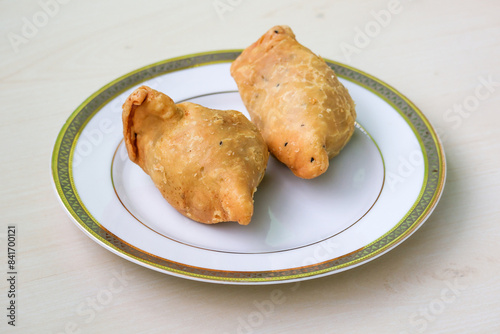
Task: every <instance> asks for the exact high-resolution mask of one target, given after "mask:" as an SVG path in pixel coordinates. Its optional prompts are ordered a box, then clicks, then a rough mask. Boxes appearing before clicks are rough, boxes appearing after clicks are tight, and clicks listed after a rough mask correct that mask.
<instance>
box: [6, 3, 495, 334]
mask: <svg viewBox="0 0 500 334" xmlns="http://www.w3.org/2000/svg"><path fill="white" fill-rule="evenodd" d="M61 2H64V4H59V2H57V5H54V4H56V2H55V0H41V1H40V2H38V1H33V0H26V1H14V0H1V1H0V35H1V36H2V37H1V38H0V106H1V111H0V113H1V122H0V127H1V131H0V146H1V153H2V159H1V161H2V164H1V168H2V173H1V174H0V180H1V189H0V199H1V200H0V207H1V215H2V219H1V223H0V225H1V226H0V237H1V243H0V263H1V265H0V268H1V270H2V275H1V277H2V279H1V280H0V306H1V307H0V309H1V310H3V311H0V319H2V320H1V321H0V322H1V323H0V332H2V333H5V332H13V333H15V332H18V333H105V332H113V333H312V332H316V333H398V334H402V333H499V332H500V279H499V278H498V276H497V275H498V273H499V271H500V257H499V253H500V252H499V237H500V224H499V223H500V205H499V204H498V203H499V197H500V195H499V192H500V154H499V153H500V130H499V129H500V127H499V124H500V113H499V107H500V66H499V65H500V61H499V59H500V23H499V22H500V21H499V13H500V2H498V1H497V0H482V1H462V0H460V1H459V0H455V1H452V0H445V1H430V0H413V1H409V0H401V1H400V2H397V1H396V2H394V1H382V0H376V1H366V0H365V1H362V0H356V1H352V0H349V1H348V0H342V1H326V0H324V1H319V0H309V1H284V0H276V1H249V0H232V1H230V0H220V1H215V0H205V1H201V0H200V1H159V0H158V1H143V2H139V1H77V0H74V1H68V0H66V1H62V0H61ZM42 3H46V4H48V5H41V4H42ZM44 7H45V9H43V8H44ZM389 9H390V10H392V11H393V13H392V14H391V16H390V18H389V17H388V16H387V15H385V16H383V15H382V14H381V13H390V12H389V11H388V10H389ZM44 10H45V12H48V14H43V13H44V12H43V11H44ZM382 10H386V11H387V12H381V11H382ZM372 11H373V12H372ZM40 13H42V14H40ZM374 13H375V14H374ZM377 13H378V14H377ZM49 14H50V15H49ZM376 16H377V17H378V19H379V20H381V21H382V20H384V21H383V22H382V23H383V25H384V26H382V25H381V24H379V23H374V22H376V21H375V17H376ZM27 22H28V23H27ZM34 23H37V24H38V25H39V27H36V26H35V29H31V30H30V29H29V26H30V24H34ZM275 24H288V25H290V26H291V27H292V28H293V29H294V31H295V33H296V35H297V38H298V40H299V41H300V42H301V43H303V44H305V45H306V46H308V47H309V48H311V49H312V50H314V51H315V52H316V53H319V54H320V55H322V56H324V57H326V58H329V59H333V60H337V61H340V62H343V63H346V64H349V65H351V66H354V67H356V68H359V69H361V70H363V71H365V72H368V73H370V74H372V75H374V76H376V77H378V78H380V79H382V80H384V81H386V82H387V83H389V84H390V85H392V86H394V87H396V89H398V90H400V91H401V92H402V93H403V94H405V95H406V96H407V97H408V98H410V99H411V100H412V101H413V102H414V103H415V104H416V105H417V106H418V107H419V108H420V109H421V110H422V111H423V112H424V113H425V115H426V116H427V117H428V118H429V120H430V121H431V122H432V124H433V125H434V126H435V127H436V128H438V129H439V131H440V133H441V136H442V140H443V142H444V147H445V150H446V156H447V162H448V178H447V184H446V188H445V191H444V195H443V197H442V199H441V201H440V203H439V205H438V206H437V208H436V210H435V211H434V213H433V215H432V216H431V217H430V218H429V220H428V221H427V222H426V223H425V224H424V226H423V227H422V228H421V229H420V230H418V231H417V233H416V234H414V235H413V236H412V237H411V238H410V239H409V240H407V241H405V242H404V243H403V244H402V245H400V246H398V247H397V248H396V249H395V250H393V251H391V252H389V253H388V254H386V255H384V256H382V257H380V258H378V259H376V260H374V261H372V262H370V263H368V264H366V265H363V266H361V267H358V268H355V269H352V270H349V271H347V272H344V273H341V274H337V275H333V276H329V277H325V278H320V279H314V280H310V281H306V282H302V283H301V284H299V285H296V284H283V285H271V286H225V285H216V284H208V283H200V282H194V281H190V280H185V279H181V278H176V277H171V276H169V275H164V274H161V273H157V272H155V271H152V270H149V269H146V268H143V267H140V266H138V265H135V264H133V263H131V262H128V261H126V260H124V259H122V258H120V257H118V256H116V255H114V254H112V253H110V252H109V251H107V250H106V249H104V248H102V247H100V246H98V245H97V244H96V243H95V242H93V241H92V240H90V239H89V238H88V237H87V236H85V235H84V234H83V233H82V232H81V231H80V230H79V229H78V228H77V227H76V226H75V225H74V224H73V223H72V221H71V220H70V219H69V218H68V216H67V215H66V214H65V212H64V210H63V209H62V208H61V206H60V205H59V202H58V199H57V197H56V195H55V193H54V190H53V189H52V184H51V174H50V156H51V153H52V148H53V144H54V141H55V138H56V136H57V133H58V131H59V130H60V128H61V127H62V125H63V123H64V122H65V120H66V119H67V117H68V116H69V115H70V114H71V112H72V111H73V110H74V109H75V108H76V107H77V106H78V105H79V104H80V103H81V102H82V101H83V100H85V99H86V98H87V97H88V96H89V95H91V94H92V93H93V92H94V91H96V90H98V89H99V88H100V87H102V86H103V85H105V84H106V83H108V82H110V81H112V80H113V79H115V78H117V77H119V76H121V75H123V74H125V73H127V72H129V71H131V70H134V69H136V68H139V67H141V66H144V65H147V64H150V63H153V62H156V61H160V60H163V59H167V58H171V57H175V56H180V55H185V54H190V53H196V52H203V51H209V50H220V49H233V48H244V47H246V46H247V45H249V44H250V43H252V42H253V41H254V40H256V39H257V38H258V37H259V36H260V35H261V34H262V33H264V32H265V31H266V30H267V29H269V28H270V27H271V26H273V25H275ZM377 27H378V28H377ZM32 28H33V27H32ZM364 29H372V30H369V33H370V35H371V36H372V37H369V40H366V38H365V39H364V40H363V38H362V37H360V33H359V31H363V30H364ZM354 48H356V49H354ZM346 50H347V51H346ZM349 50H350V52H349ZM353 50H354V51H353ZM485 81H490V82H492V83H490V84H485V83H484V82H485ZM478 94H479V95H478ZM10 224H15V225H16V226H17V257H18V258H17V260H18V262H17V270H18V282H17V283H18V285H17V291H16V292H17V296H16V297H17V299H16V300H17V302H16V303H17V304H16V306H17V318H16V327H12V326H9V325H8V324H7V321H8V318H6V315H7V312H8V311H7V310H6V307H7V306H8V302H9V299H8V297H7V290H8V289H9V286H8V283H7V278H8V276H7V274H6V272H7V270H8V269H7V264H6V263H7V226H8V225H10ZM4 277H5V278H4ZM274 290H279V291H281V293H282V296H283V297H282V299H280V303H276V304H273V306H272V307H271V306H269V305H270V304H269V303H266V301H269V300H271V298H272V296H273V291H274ZM263 305H264V306H263ZM265 305H267V308H266V306H265Z"/></svg>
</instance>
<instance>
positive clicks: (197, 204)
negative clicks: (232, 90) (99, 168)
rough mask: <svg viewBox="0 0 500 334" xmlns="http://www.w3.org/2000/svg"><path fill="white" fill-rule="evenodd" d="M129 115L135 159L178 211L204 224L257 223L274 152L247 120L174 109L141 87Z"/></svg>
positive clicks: (126, 108) (182, 106)
mask: <svg viewBox="0 0 500 334" xmlns="http://www.w3.org/2000/svg"><path fill="white" fill-rule="evenodd" d="M122 117H123V136H124V139H125V145H126V147H127V151H128V155H129V158H130V160H132V161H133V162H134V163H136V164H137V165H139V166H140V167H141V168H142V169H143V170H144V172H146V173H147V174H148V175H149V176H150V177H151V179H152V180H153V182H154V184H155V185H156V187H157V188H158V189H159V190H160V192H161V194H162V195H163V197H164V198H165V199H166V200H167V201H168V202H169V203H170V204H171V205H172V206H173V207H174V208H175V209H176V210H177V211H179V212H180V213H181V214H183V215H184V216H186V217H189V218H191V219H193V220H195V221H198V222H201V223H205V224H215V223H219V222H224V221H236V222H238V223H239V224H241V225H247V224H248V223H249V222H250V219H251V217H252V214H253V195H254V192H255V191H256V189H257V185H258V184H259V183H260V181H261V180H262V178H263V176H264V173H265V170H266V166H267V160H268V158H269V152H268V148H267V146H266V144H265V142H264V139H263V138H262V136H261V134H260V133H259V131H258V130H257V128H256V127H255V125H254V124H253V123H252V122H251V121H250V120H248V119H247V118H246V117H245V116H244V115H243V114H241V113H240V112H238V111H235V110H214V109H209V108H205V107H203V106H200V105H198V104H194V103H189V102H184V103H179V104H175V103H174V102H173V101H172V99H171V98H170V97H168V96H167V95H165V94H163V93H161V92H158V91H155V90H153V89H151V88H149V87H146V86H142V87H140V88H138V89H136V90H135V91H134V92H133V93H132V94H131V95H130V96H129V97H128V98H127V100H126V101H125V103H124V105H123V114H122Z"/></svg>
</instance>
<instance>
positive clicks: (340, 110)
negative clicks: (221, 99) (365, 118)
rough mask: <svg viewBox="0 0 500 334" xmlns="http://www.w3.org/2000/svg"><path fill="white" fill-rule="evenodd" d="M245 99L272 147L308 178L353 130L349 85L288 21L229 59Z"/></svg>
mask: <svg viewBox="0 0 500 334" xmlns="http://www.w3.org/2000/svg"><path fill="white" fill-rule="evenodd" d="M231 75H232V76H233V78H234V80H235V81H236V84H237V85H238V90H239V92H240V95H241V98H242V100H243V103H244V104H245V106H246V108H247V110H248V112H249V113H250V116H251V118H252V121H253V122H254V123H255V124H256V125H257V127H258V128H259V130H260V132H261V133H262V135H263V137H264V139H265V140H266V143H267V145H268V146H269V150H270V151H271V153H272V154H273V155H274V156H275V157H276V158H278V160H280V161H281V162H283V163H284V164H285V165H287V166H288V167H289V168H290V169H291V170H292V172H293V173H294V174H295V175H297V176H299V177H302V178H306V179H310V178H314V177H316V176H318V175H320V174H322V173H324V172H325V171H326V170H327V168H328V165H329V159H331V158H332V157H334V156H336V155H337V154H338V153H339V152H340V150H341V149H342V148H343V147H344V146H345V144H346V143H347V142H348V141H349V139H350V138H351V136H352V134H353V132H354V122H355V119H356V111H355V109H354V102H353V100H352V98H351V97H350V95H349V93H348V91H347V89H346V88H345V87H344V86H343V85H342V84H341V83H340V81H339V80H338V79H337V76H336V75H335V73H334V72H333V70H332V69H331V68H330V67H329V66H328V65H327V64H326V63H325V61H324V60H323V59H322V58H320V57H319V56H317V55H315V54H314V53H313V52H312V51H311V50H309V49H308V48H306V47H304V46H303V45H301V44H299V43H298V42H297V40H296V39H295V35H294V34H293V32H292V30H291V29H290V27H288V26H275V27H273V28H271V29H270V30H269V31H268V32H267V33H265V34H264V35H263V36H262V37H261V38H260V39H259V40H257V41H256V42H255V43H253V44H252V45H251V46H249V47H248V48H246V49H245V50H244V51H243V52H242V54H241V55H240V56H239V57H238V58H237V59H236V60H235V61H234V62H233V63H232V65H231Z"/></svg>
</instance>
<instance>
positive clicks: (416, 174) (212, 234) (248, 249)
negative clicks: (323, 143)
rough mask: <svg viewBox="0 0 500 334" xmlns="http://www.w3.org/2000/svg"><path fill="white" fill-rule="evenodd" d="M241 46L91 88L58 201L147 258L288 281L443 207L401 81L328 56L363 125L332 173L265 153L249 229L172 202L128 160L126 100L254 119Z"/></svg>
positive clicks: (73, 134)
mask: <svg viewBox="0 0 500 334" xmlns="http://www.w3.org/2000/svg"><path fill="white" fill-rule="evenodd" d="M239 53H240V51H218V52H210V53H204V54H198V55H190V56H185V57H180V58H176V59H170V60H166V61H163V62H160V63H157V64H153V65H150V66H147V67H145V68H141V69H139V70H137V71H134V72H132V73H130V74H127V75H125V76H123V77H121V78H119V79H117V80H116V81H114V82H112V83H110V84H108V85H106V86H105V87H103V88H102V89H100V90H99V91H98V92H96V93H95V94H93V95H92V96H91V97H89V98H88V99H87V100H86V101H85V102H84V103H83V104H82V105H81V106H80V107H78V109H77V110H76V111H75V112H74V113H73V114H72V115H71V116H70V118H69V119H68V121H67V122H66V124H65V125H64V127H63V128H62V130H61V132H60V134H59V136H58V138H57V141H56V144H55V147H54V152H53V157H52V173H53V178H54V184H55V187H56V190H57V194H58V196H59V198H60V199H61V202H62V204H63V207H64V208H65V209H66V210H67V212H68V213H69V215H70V217H71V218H72V219H73V220H74V221H75V223H76V224H77V226H79V227H80V228H81V229H82V230H83V231H84V232H86V234H87V235H89V236H90V237H91V238H92V239H93V240H95V241H96V242H97V243H98V244H100V245H102V246H104V247H106V248H107V249H109V250H111V251H112V252H114V253H116V254H118V255H120V256H122V257H124V258H126V259H128V260H130V261H133V262H135V263H138V264H140V265H143V266H146V267H149V268H151V269H155V270H158V271H161V272H164V273H168V274H172V275H176V276H181V277H185V278H190V279H196V280H202V281H209V282H218V283H233V284H268V283H279V282H291V281H297V280H303V279H309V278H314V277H319V276H324V275H329V274H333V273H336V272H340V271H342V270H346V269H349V268H353V267H355V266H357V265H360V264H363V263H366V262H367V261H370V260H372V259H374V258H375V257H377V256H379V255H381V254H383V253H385V252H387V251H388V250H390V249H392V248H394V247H395V246H397V245H398V244H399V243H401V242H402V241H403V240H405V239H406V238H407V237H408V236H410V235H411V234H412V233H413V232H414V231H415V230H416V229H417V228H418V227H419V226H421V225H422V224H423V222H424V221H425V219H426V218H427V217H428V216H429V214H430V213H431V212H432V210H433V209H434V207H435V206H436V204H437V202H438V200H439V197H440V195H441V193H442V190H443V187H444V181H445V174H446V168H445V160H444V152H443V148H442V146H441V144H440V142H439V139H438V138H437V135H436V133H435V131H434V130H433V129H432V127H431V125H430V124H429V122H428V121H427V120H426V119H425V117H424V116H423V115H422V113H421V112H420V111H419V110H418V109H417V108H416V107H415V106H414V105H413V104H412V103H411V102H410V101H409V100H408V99H406V98H405V97H404V96H402V95H401V94H400V93H398V92H397V91H396V90H394V89H393V88H391V87H390V86H388V85H387V84H385V83H383V82H381V81H380V80H378V79H376V78H374V77H371V76H369V75H368V74H366V73H363V72H361V71H358V70H356V69H353V68H350V67H348V66H345V65H342V64H338V63H335V62H333V61H327V62H328V63H329V65H330V66H332V68H333V69H334V70H335V72H336V73H337V74H338V76H339V77H340V79H341V81H342V82H343V84H344V85H345V86H346V87H347V88H348V90H349V92H350V94H351V96H352V97H353V99H354V101H355V102H356V110H357V114H358V118H357V127H356V131H355V133H354V135H353V138H352V139H351V141H350V142H349V143H348V145H347V146H346V147H345V148H344V150H343V151H342V152H341V154H340V155H339V156H337V157H335V158H334V159H332V161H331V163H330V168H329V169H328V171H327V172H326V173H325V174H324V175H322V176H320V177H318V178H316V179H313V180H302V179H299V178H297V177H295V176H294V175H293V174H292V173H291V172H290V171H289V170H288V169H287V168H286V167H284V166H283V165H282V164H281V163H279V162H277V161H276V160H275V159H274V158H270V161H269V165H268V168H267V172H266V176H265V177H264V180H263V181H262V183H261V184H260V186H259V188H258V191H257V193H256V194H255V212H254V216H253V218H252V222H251V223H250V224H249V225H248V226H240V225H238V224H236V223H221V224H217V225H204V224H200V223H197V222H194V221H192V220H190V219H188V218H186V217H184V216H182V215H180V214H179V213H178V212H177V211H175V210H174V209H173V208H172V207H171V206H170V205H169V204H168V203H167V202H166V201H165V200H164V199H163V197H162V196H161V194H160V192H159V191H158V190H157V189H156V188H155V186H154V185H153V183H152V181H151V180H150V178H149V176H148V175H146V174H145V173H144V172H143V171H142V170H141V169H140V168H139V167H138V166H136V165H135V164H133V163H132V162H131V161H130V160H129V159H128V157H127V154H126V150H125V147H124V144H123V141H122V139H123V135H122V123H121V105H122V104H123V102H124V100H125V99H126V97H127V96H128V95H129V94H130V93H131V92H132V91H133V90H134V89H135V88H136V87H137V86H139V85H142V84H145V85H148V86H150V87H152V88H154V89H156V90H159V91H162V92H164V93H166V94H167V95H169V96H170V97H172V98H173V99H174V101H176V102H180V101H192V102H195V103H199V104H202V105H204V106H207V107H211V108H217V109H235V110H239V111H242V112H243V113H244V114H245V115H247V116H248V114H247V112H246V109H245V107H244V106H243V103H242V101H241V99H240V97H239V94H238V92H237V87H236V84H235V83H234V81H233V79H232V78H231V76H230V74H229V66H230V62H231V61H232V60H234V59H235V58H236V57H237V56H238V54H239Z"/></svg>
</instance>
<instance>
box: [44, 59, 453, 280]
mask: <svg viewBox="0 0 500 334" xmlns="http://www.w3.org/2000/svg"><path fill="white" fill-rule="evenodd" d="M241 51H242V50H226V51H213V52H206V53H199V54H194V55H187V56H183V57H177V58H172V59H167V60H164V61H161V62H157V63H154V64H151V65H149V66H145V67H143V68H140V69H138V70H136V71H133V72H130V73H128V74H126V75H124V76H122V77H120V78H118V79H116V80H114V81H113V82H111V83H109V84H107V85H106V86H104V87H102V88H101V89H100V90H98V91H97V92H95V93H94V94H92V95H91V96H90V97H89V98H88V99H86V100H85V101H84V102H83V103H82V104H81V105H80V106H79V107H78V108H77V109H76V110H75V111H74V112H73V113H72V114H71V116H70V117H69V118H68V120H67V121H66V123H65V124H64V126H63V127H62V129H61V131H60V132H59V135H58V137H57V139H56V143H55V145H54V150H53V154H52V176H53V179H54V184H55V187H56V191H57V193H58V195H59V197H60V199H61V201H62V203H63V205H64V206H65V208H66V210H67V211H68V213H69V214H70V215H71V217H72V218H73V219H74V220H75V221H76V222H77V223H78V224H79V225H80V227H82V228H83V229H84V230H85V231H87V232H88V233H89V234H90V235H91V236H93V237H94V238H95V239H96V240H98V241H99V242H101V243H102V244H104V245H105V246H106V247H109V248H111V249H112V250H114V251H117V252H118V253H119V254H122V256H123V257H125V258H130V259H134V260H136V261H140V262H142V263H144V264H146V265H149V266H152V267H153V268H157V269H162V270H165V271H167V272H171V273H175V274H177V275H180V276H184V277H187V278H190V277H191V278H199V279H203V280H207V281H214V282H216V281H227V282H266V281H267V282H271V281H289V280H293V279H297V278H302V277H310V276H316V275H319V274H323V273H327V272H332V273H333V272H335V271H340V270H341V269H344V268H347V267H349V266H354V265H357V264H359V263H361V262H363V261H365V260H368V259H370V258H373V257H376V256H378V255H381V254H382V253H384V252H386V251H388V250H390V249H392V248H394V247H395V246H396V245H398V244H399V243H400V242H402V241H403V240H404V239H406V237H408V236H409V235H410V234H411V233H412V232H413V231H414V230H415V229H416V228H418V227H419V226H420V225H422V224H423V222H424V221H425V219H426V218H427V216H428V215H429V214H430V213H431V212H432V210H433V209H434V207H435V206H436V204H437V201H438V200H439V197H440V195H441V193H442V191H443V187H444V182H445V175H446V167H445V158H444V151H443V148H442V145H441V143H440V142H439V139H438V137H437V135H436V133H435V131H434V129H433V128H432V126H431V125H430V123H429V121H428V120H427V119H426V118H425V116H424V115H423V114H422V112H421V111H420V110H419V109H418V108H417V107H416V106H415V105H414V104H413V103H412V102H411V101H410V100H408V99H407V98H406V97H405V96H403V95H402V94H401V93H399V92H398V91H396V90H395V89H394V88H392V87H391V86H389V85H387V84H386V83H384V82H382V81H380V80H378V79H377V78H375V77H373V76H371V75H369V74H367V73H364V72H362V71H360V70H357V69H355V68H352V67H350V66H347V65H343V64H341V63H337V62H335V61H331V60H327V59H326V62H327V63H328V65H329V66H330V67H331V68H332V69H333V70H334V71H335V72H336V74H337V75H338V76H340V77H342V78H344V79H347V80H349V81H351V82H353V83H355V84H358V85H361V86H363V87H365V88H366V89H368V90H370V91H371V92H373V93H375V94H376V95H378V96H379V97H381V98H382V99H384V100H385V101H387V102H388V103H389V104H390V105H391V106H392V107H394V109H395V110H397V111H398V113H399V114H400V115H401V116H402V117H403V118H404V119H405V121H406V122H407V123H408V125H409V126H410V127H411V128H412V130H413V132H414V133H415V135H416V137H417V139H418V140H419V143H420V146H421V149H422V153H423V156H424V165H425V174H424V183H423V186H422V189H421V191H420V194H419V197H418V198H417V200H416V201H415V203H414V205H413V207H412V208H411V209H410V210H409V212H408V213H407V214H406V216H405V217H403V219H402V220H401V221H399V222H398V224H396V225H395V226H394V228H392V229H391V230H390V231H389V232H387V233H386V234H384V235H383V236H381V237H380V238H378V239H377V240H375V241H374V242H372V243H371V244H369V245H367V246H365V247H363V248H361V249H359V250H356V251H354V252H352V253H350V254H346V255H344V256H341V257H339V258H335V259H330V260H328V261H325V262H322V263H318V264H314V265H310V266H303V267H297V268H290V269H283V270H274V271H224V270H214V269H208V268H200V267H193V266H189V265H186V264H183V263H178V262H174V261H171V260H168V259H165V258H161V257H158V256H155V255H153V254H150V253H147V252H145V251H143V250H141V249H138V248H136V247H134V246H133V245H131V244H129V243H127V242H125V241H124V240H122V239H120V238H118V237H117V236H116V235H114V234H113V233H111V232H110V231H108V230H106V229H105V228H104V227H103V226H101V224H99V222H98V221H97V220H96V219H95V218H94V217H92V215H91V214H90V213H89V212H88V210H87V209H86V208H85V206H84V205H83V203H82V201H81V200H80V198H79V196H78V192H77V191H76V188H75V184H74V181H73V173H72V170H73V169H72V163H73V153H74V150H75V147H76V143H77V141H78V137H79V135H80V133H81V132H82V130H83V129H84V128H85V126H86V124H87V123H88V121H89V120H90V119H92V117H93V116H94V115H95V114H96V113H97V112H98V111H99V110H100V109H101V108H102V107H103V106H104V105H105V104H106V103H107V102H109V101H110V100H111V99H113V98H115V97H116V96H118V95H119V94H121V93H122V92H124V91H125V90H127V89H128V88H130V87H133V86H134V85H138V84H140V83H142V82H144V81H145V80H149V79H152V78H154V77H157V76H159V75H163V74H166V73H169V72H174V71H179V70H182V69H187V68H193V67H197V66H203V65H208V64H214V63H224V62H231V61H233V60H234V59H236V57H238V55H239V54H240V53H241Z"/></svg>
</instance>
